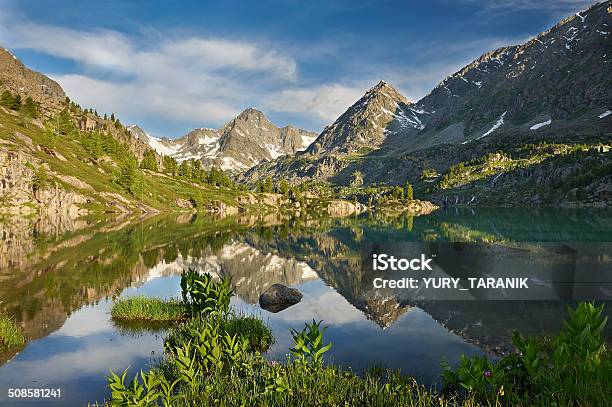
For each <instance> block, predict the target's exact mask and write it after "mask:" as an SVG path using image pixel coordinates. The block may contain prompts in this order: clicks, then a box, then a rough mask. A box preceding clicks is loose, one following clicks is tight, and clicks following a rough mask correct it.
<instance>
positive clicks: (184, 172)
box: [177, 161, 191, 178]
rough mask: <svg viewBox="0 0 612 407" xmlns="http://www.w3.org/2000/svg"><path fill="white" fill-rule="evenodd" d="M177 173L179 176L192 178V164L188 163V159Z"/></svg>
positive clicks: (179, 167)
mask: <svg viewBox="0 0 612 407" xmlns="http://www.w3.org/2000/svg"><path fill="white" fill-rule="evenodd" d="M177 174H178V176H179V177H184V178H191V166H190V165H189V164H188V163H187V161H183V162H182V163H181V164H180V165H179V166H178V171H177Z"/></svg>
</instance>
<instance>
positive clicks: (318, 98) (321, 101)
mask: <svg viewBox="0 0 612 407" xmlns="http://www.w3.org/2000/svg"><path fill="white" fill-rule="evenodd" d="M370 86H372V84H370V85H364V86H344V85H340V84H326V85H320V86H315V87H300V88H292V89H285V90H283V91H281V92H280V93H278V94H274V95H270V97H268V98H267V101H266V102H265V106H266V107H267V108H268V109H270V110H271V111H278V112H287V113H299V114H308V115H314V116H316V117H319V118H321V119H323V120H324V121H325V122H327V123H331V122H333V121H334V120H336V119H337V118H338V116H340V115H341V114H342V113H344V111H345V110H346V109H347V108H348V107H349V106H351V105H352V104H353V103H355V102H356V101H357V100H358V99H359V98H360V97H361V96H363V94H364V92H365V89H367V88H369V87H370Z"/></svg>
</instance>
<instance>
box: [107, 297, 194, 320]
mask: <svg viewBox="0 0 612 407" xmlns="http://www.w3.org/2000/svg"><path fill="white" fill-rule="evenodd" d="M111 317H112V318H113V320H115V321H121V322H142V321H149V322H180V321H184V320H185V319H187V309H186V308H185V305H184V304H183V303H182V302H181V301H180V300H176V299H167V300H165V299H161V298H150V297H144V296H134V297H127V298H120V299H118V300H117V301H115V302H114V303H113V307H112V309H111Z"/></svg>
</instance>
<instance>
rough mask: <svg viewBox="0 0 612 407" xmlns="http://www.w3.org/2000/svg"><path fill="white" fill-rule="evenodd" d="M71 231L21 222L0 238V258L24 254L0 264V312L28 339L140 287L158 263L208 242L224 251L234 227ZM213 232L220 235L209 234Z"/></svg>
mask: <svg viewBox="0 0 612 407" xmlns="http://www.w3.org/2000/svg"><path fill="white" fill-rule="evenodd" d="M34 225H40V222H34ZM73 225H75V227H74V228H73V229H70V230H65V231H64V233H63V234H62V233H57V234H44V233H42V232H40V229H37V230H38V231H37V232H33V230H34V229H33V226H32V224H30V223H27V224H22V225H19V226H18V227H17V228H16V229H14V230H13V231H11V232H10V233H9V232H7V233H4V234H2V235H0V236H3V240H1V241H0V253H1V254H2V255H4V254H6V253H9V254H10V249H11V248H14V247H15V246H19V247H21V248H23V251H20V252H19V256H20V259H19V261H18V262H17V261H16V260H11V259H8V260H7V258H6V257H4V259H5V260H6V263H3V264H4V265H3V267H2V268H1V269H0V281H2V284H0V304H1V305H0V307H1V309H2V310H3V311H6V312H7V313H8V314H9V315H12V316H14V317H15V319H16V320H17V322H18V324H19V325H20V326H21V328H22V330H23V331H24V333H25V335H26V337H27V338H28V339H29V340H33V339H36V338H40V337H42V336H46V335H48V334H49V333H51V332H53V331H55V330H56V329H58V328H59V327H61V326H62V325H63V323H64V321H65V320H66V318H67V317H68V315H70V314H71V313H72V312H74V311H75V310H77V309H79V308H80V307H82V306H83V305H86V304H92V303H95V302H97V301H99V300H100V299H103V298H106V297H109V296H112V295H115V294H117V293H119V292H121V291H122V290H123V289H124V288H125V287H128V286H130V285H134V284H140V283H141V282H142V281H144V279H145V278H146V277H147V275H148V273H149V269H150V268H151V267H152V266H154V265H155V264H157V263H158V261H159V260H160V259H161V258H162V256H163V257H164V258H165V259H166V260H174V259H176V258H177V257H178V256H179V254H180V253H181V251H182V253H184V254H185V255H188V254H189V253H190V252H192V251H194V250H196V249H197V250H201V248H202V247H206V246H208V245H210V243H211V242H215V243H214V244H217V245H219V244H222V243H221V242H222V241H228V240H229V239H230V238H231V235H232V234H233V233H234V231H235V230H236V229H237V228H239V227H238V226H236V223H235V222H234V221H233V220H225V221H219V222H216V223H213V222H210V220H209V219H205V218H197V219H194V221H193V222H189V223H177V222H175V219H174V218H173V217H171V216H170V217H157V218H152V219H146V220H138V219H136V220H135V222H134V221H132V222H129V221H127V222H126V220H125V219H117V220H116V221H114V222H113V221H108V220H106V221H99V222H98V221H94V222H90V223H87V222H83V223H81V224H78V225H76V224H73ZM2 227H6V225H4V226H2ZM219 227H223V228H224V230H225V232H223V233H217V234H216V235H215V232H217V231H218V228H219ZM32 236H36V238H37V239H38V241H33V240H32ZM10 356H11V355H2V356H1V359H0V361H3V360H6V359H7V358H8V357H10Z"/></svg>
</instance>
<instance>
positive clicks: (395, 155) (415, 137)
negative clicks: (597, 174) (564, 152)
mask: <svg viewBox="0 0 612 407" xmlns="http://www.w3.org/2000/svg"><path fill="white" fill-rule="evenodd" d="M611 13H612V2H611V1H609V0H608V1H606V2H604V3H598V4H595V5H593V6H591V7H589V8H588V9H587V10H584V11H582V12H578V13H576V14H575V15H573V16H569V17H567V18H565V19H563V20H561V21H560V22H559V23H557V24H555V25H554V26H553V27H551V28H550V29H549V30H546V31H544V32H542V33H540V34H539V35H537V36H536V37H535V38H533V39H531V40H529V41H527V42H526V43H524V44H519V45H512V46H507V47H501V48H498V49H496V50H493V51H489V52H486V53H484V54H482V55H481V56H480V57H479V58H477V59H475V60H474V61H472V62H471V63H469V64H467V65H466V66H465V67H463V68H462V69H460V70H458V71H457V72H455V73H453V74H451V75H449V76H447V77H446V78H445V79H444V80H442V81H441V82H440V83H439V84H438V85H437V86H436V87H435V88H434V89H432V91H431V92H430V93H428V94H427V95H426V96H424V97H423V98H421V99H420V100H419V101H417V102H415V103H412V102H408V103H406V102H403V99H405V98H404V97H403V95H401V94H400V95H399V96H395V97H392V98H390V101H392V103H390V104H383V103H380V101H379V100H378V99H376V98H369V97H368V93H371V92H373V91H374V90H377V89H378V91H379V92H380V90H381V89H386V88H387V86H389V87H390V85H388V84H386V83H385V82H384V81H383V82H380V83H379V84H378V85H376V86H375V87H373V88H371V89H370V90H368V91H367V92H366V94H365V95H364V96H363V97H362V98H361V99H360V100H359V101H357V102H356V103H355V104H354V105H352V106H351V107H350V108H349V109H347V111H346V112H345V113H343V114H342V115H341V116H340V117H339V118H338V119H337V120H336V121H335V122H334V123H333V124H332V125H330V126H328V127H327V128H326V129H325V130H324V131H323V132H322V133H321V135H320V136H319V137H318V138H317V140H316V141H315V142H314V143H313V144H312V145H311V147H309V149H308V150H307V151H306V152H304V153H298V154H296V156H295V157H292V158H289V157H281V158H279V159H277V160H276V161H274V162H272V163H263V164H260V165H259V166H257V167H254V168H252V169H251V170H249V171H247V172H246V173H245V174H243V175H242V177H241V180H243V181H245V182H256V181H258V180H260V179H262V178H266V177H271V178H273V179H281V178H283V179H287V180H288V181H290V182H292V183H301V182H304V181H308V180H316V181H324V182H330V183H332V184H335V185H349V184H350V183H351V182H352V181H353V176H354V174H356V173H359V177H358V178H359V179H360V180H361V179H363V183H364V184H365V185H368V184H371V183H388V184H391V185H402V184H405V183H406V182H410V183H413V184H419V183H422V181H423V175H422V174H423V173H424V172H428V173H429V172H431V173H432V174H433V173H438V175H439V176H441V175H440V174H443V173H444V172H446V171H450V169H451V167H453V166H454V165H456V164H459V162H461V161H464V162H466V163H467V162H469V161H470V160H476V159H481V158H482V156H483V155H486V154H488V153H494V152H495V151H497V150H499V149H508V148H510V149H515V147H520V143H523V144H525V145H527V144H533V143H541V142H546V143H551V142H555V140H558V141H559V142H562V143H568V142H569V143H579V142H580V140H583V139H584V140H585V141H587V140H588V141H589V143H590V142H594V141H600V142H601V141H605V137H604V138H601V137H603V136H604V135H608V136H609V135H611V134H612V131H611V129H612V126H611V124H610V121H611V116H610V113H609V112H610V107H611V105H612V87H611V86H610V80H609V79H608V78H607V75H606V72H608V71H609V69H606V68H605V67H606V66H608V67H609V66H610V63H611V62H610V58H609V56H608V53H609V51H608V50H610V49H612V44H611V38H612V37H611V36H610V35H609V34H610V32H609V27H608V21H609V20H610V14H611ZM383 93H384V92H383ZM387 93H389V92H387ZM398 94H399V93H398ZM364 102H367V104H368V106H365V107H364V106H360V104H361V103H364ZM393 102H395V104H397V106H395V104H394V103H393ZM390 107H395V109H396V111H393V109H390ZM359 109H360V110H359ZM357 110H359V112H357ZM385 110H386V111H387V112H388V113H386V114H385V115H384V116H383V119H384V120H383V121H382V122H376V121H375V120H374V121H372V120H371V119H372V118H374V117H375V115H376V112H378V114H380V112H384V111H385ZM399 113H404V115H405V116H408V118H409V119H411V120H410V121H404V123H406V124H407V125H406V126H398V125H397V124H398V122H399V120H398V119H399V118H400V117H401V115H399ZM385 121H386V123H385ZM364 129H365V130H364ZM359 136H367V137H363V140H365V142H364V141H363V140H361V139H359ZM585 137H586V138H585ZM589 137H590V138H589ZM598 137H599V139H598ZM330 140H332V141H330ZM336 141H339V142H338V143H337V142H336ZM340 141H341V142H340ZM342 143H348V145H347V144H345V145H342ZM604 144H605V143H604ZM564 148H565V147H564ZM601 148H604V150H605V148H606V147H605V146H601ZM517 151H518V150H517ZM604 161H605V158H604ZM600 164H601V162H600ZM602 165H604V166H605V164H602ZM500 168H501V167H500ZM430 170H431V171H430ZM574 170H575V168H574V169H572V170H571V171H574ZM505 178H507V177H502V178H501V179H502V180H503V179H505ZM544 178H546V177H544ZM544 178H542V179H544ZM604 178H605V177H604ZM428 182H437V181H436V179H435V178H430V179H428ZM602 182H603V183H604V184H605V183H606V182H607V181H606V180H605V179H603V180H602ZM422 188H423V191H424V192H426V191H431V188H430V187H429V186H427V185H423V186H422ZM589 188H590V189H589V190H590V191H591V192H593V193H594V191H600V190H601V188H603V189H604V190H606V188H608V187H605V186H604V187H601V186H593V187H592V188H591V187H589ZM426 193H427V192H426ZM471 198H473V196H471V197H470V198H468V199H471ZM474 199H477V198H474Z"/></svg>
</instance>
